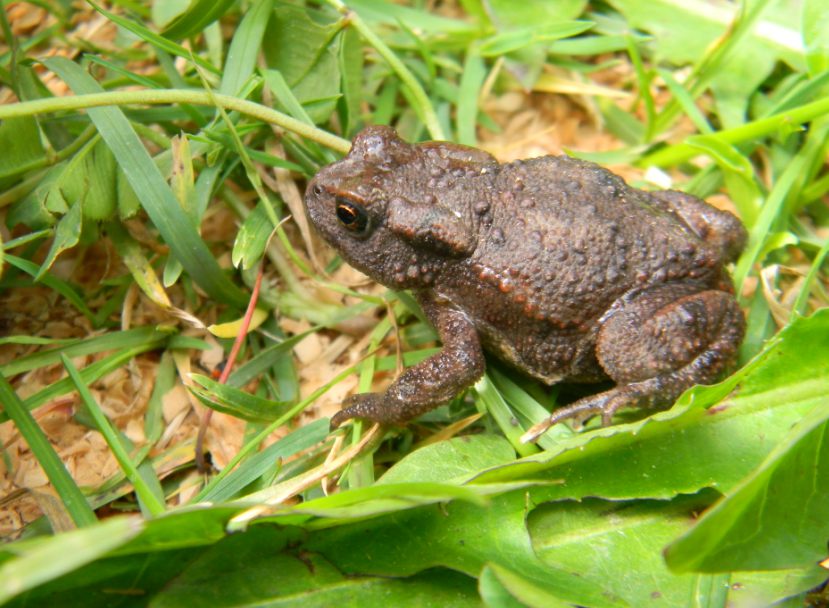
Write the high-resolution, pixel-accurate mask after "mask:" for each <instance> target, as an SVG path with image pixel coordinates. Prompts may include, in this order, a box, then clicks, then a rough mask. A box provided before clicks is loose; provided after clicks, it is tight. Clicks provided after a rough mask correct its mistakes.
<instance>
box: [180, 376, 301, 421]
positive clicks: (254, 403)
mask: <svg viewBox="0 0 829 608" xmlns="http://www.w3.org/2000/svg"><path fill="white" fill-rule="evenodd" d="M190 377H191V378H192V379H193V381H194V382H196V383H197V384H199V385H200V386H202V387H204V389H201V388H198V387H195V386H190V387H189V388H190V392H192V393H193V394H194V395H195V396H196V397H198V399H199V401H201V402H202V403H203V404H204V405H206V406H207V407H209V408H212V409H214V410H217V411H219V412H222V413H225V414H230V415H231V416H236V417H237V418H242V419H243V420H250V421H253V422H264V421H267V422H270V421H271V420H276V419H277V418H279V417H280V416H282V415H283V414H285V412H286V411H288V409H290V407H291V406H292V405H294V404H293V403H291V402H283V401H271V400H270V399H265V398H263V397H258V396H256V395H251V394H250V393H246V392H245V391H243V390H240V389H238V388H235V387H233V386H229V385H227V384H220V383H218V382H216V381H215V380H213V379H212V378H208V377H207V376H203V375H201V374H191V375H190Z"/></svg>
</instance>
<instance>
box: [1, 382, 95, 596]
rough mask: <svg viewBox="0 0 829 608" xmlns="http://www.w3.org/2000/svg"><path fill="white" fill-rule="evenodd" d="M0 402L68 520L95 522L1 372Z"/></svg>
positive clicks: (90, 511)
mask: <svg viewBox="0 0 829 608" xmlns="http://www.w3.org/2000/svg"><path fill="white" fill-rule="evenodd" d="M0 404H2V405H3V409H4V410H5V412H6V414H8V416H9V418H11V419H12V420H13V421H14V425H15V426H16V427H17V430H18V431H20V434H21V435H22V436H23V439H25V440H26V443H27V444H28V445H29V448H31V450H32V453H33V454H34V455H35V456H36V457H37V461H38V462H39V463H40V466H41V467H43V471H44V472H45V473H46V476H47V477H48V478H49V481H50V482H51V483H52V485H53V486H54V488H55V491H56V492H57V493H58V496H60V498H61V500H62V501H63V506H64V507H65V508H66V511H67V512H68V513H69V516H70V517H71V518H72V521H74V522H75V524H76V525H77V526H78V527H79V528H82V527H85V526H89V525H92V524H94V523H96V522H97V521H98V518H97V517H95V513H94V512H93V511H92V508H91V507H90V506H89V503H88V502H87V501H86V498H85V497H84V495H83V494H82V493H81V490H80V488H78V486H77V484H76V483H75V480H74V479H72V476H71V475H69V472H68V471H67V470H66V467H65V466H64V464H63V461H62V460H61V459H60V457H59V456H58V455H57V453H56V452H55V449H54V448H53V447H52V444H51V443H49V439H47V437H46V434H45V433H44V432H43V429H41V428H40V427H39V426H38V424H37V422H36V421H35V419H34V417H33V416H32V414H31V413H30V412H29V410H28V409H27V408H26V406H25V405H24V404H23V402H22V401H21V400H20V397H18V396H17V393H15V392H14V389H13V388H12V385H11V384H9V382H8V380H6V378H5V376H3V375H2V374H0ZM0 581H5V576H0ZM2 596H3V593H2V591H0V603H1V602H2Z"/></svg>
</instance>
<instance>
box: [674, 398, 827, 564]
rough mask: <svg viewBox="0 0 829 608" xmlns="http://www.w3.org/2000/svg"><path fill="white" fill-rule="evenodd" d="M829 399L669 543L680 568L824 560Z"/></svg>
mask: <svg viewBox="0 0 829 608" xmlns="http://www.w3.org/2000/svg"><path fill="white" fill-rule="evenodd" d="M827 446H829V401H824V403H823V404H822V405H821V406H819V407H817V408H815V409H814V410H813V411H811V412H809V414H807V415H806V416H805V417H804V418H803V419H802V420H800V421H799V422H798V423H797V424H796V425H795V426H794V427H792V429H791V430H790V431H789V433H788V434H787V436H786V437H785V438H784V439H783V440H782V441H781V442H780V443H779V444H778V445H777V447H776V448H775V450H774V451H773V452H772V453H771V454H770V455H769V457H768V458H767V459H766V460H765V462H763V464H762V465H761V466H760V467H759V468H757V469H756V470H755V471H754V472H753V473H752V474H751V475H750V476H749V477H747V478H746V479H745V480H743V482H742V483H741V484H740V485H739V486H738V487H737V488H736V489H735V490H734V491H733V492H732V493H730V494H729V495H728V496H727V497H726V498H725V500H723V501H722V502H720V503H719V504H717V505H716V506H715V507H714V508H713V509H711V510H710V511H708V512H707V513H706V514H705V515H704V516H703V518H702V519H701V520H700V521H699V522H697V525H696V526H694V528H693V529H692V530H691V531H689V532H688V533H687V534H686V535H685V536H683V537H682V538H680V539H679V540H677V541H676V542H674V543H673V544H672V545H671V546H670V547H669V548H668V551H667V554H666V558H667V560H668V564H669V565H670V566H671V568H673V569H674V570H676V571H678V572H686V571H688V570H698V571H699V570H701V571H704V572H727V571H729V570H752V569H763V570H770V569H783V568H797V567H805V566H811V565H813V564H816V563H817V562H819V561H820V560H821V559H824V558H825V557H826V552H827V542H828V541H829V449H827Z"/></svg>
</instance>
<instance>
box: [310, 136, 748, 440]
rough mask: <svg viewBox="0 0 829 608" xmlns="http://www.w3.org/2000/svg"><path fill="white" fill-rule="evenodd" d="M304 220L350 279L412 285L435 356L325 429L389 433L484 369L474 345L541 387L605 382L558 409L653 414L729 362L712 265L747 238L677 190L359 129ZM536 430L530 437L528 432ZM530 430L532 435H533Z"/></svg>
mask: <svg viewBox="0 0 829 608" xmlns="http://www.w3.org/2000/svg"><path fill="white" fill-rule="evenodd" d="M305 202H306V206H307V211H308V216H309V218H310V220H311V222H312V223H313V224H314V225H315V226H316V227H317V229H318V230H319V232H320V233H321V234H322V235H323V237H324V238H325V239H326V240H327V241H328V242H329V243H330V244H331V245H333V246H334V247H335V248H336V249H337V250H338V251H339V252H340V253H341V255H342V257H343V258H344V259H345V260H346V261H347V262H349V263H350V264H351V265H353V266H354V267H355V268H357V269H359V270H361V271H362V272H364V273H366V274H367V275H368V276H370V277H371V278H373V279H375V280H377V281H379V282H380V283H382V284H383V285H386V286H387V287H390V288H392V289H396V290H401V289H411V290H413V292H414V294H415V296H416V297H417V300H418V302H419V303H420V304H421V306H422V307H423V310H424V311H425V313H426V315H427V316H428V317H429V319H430V321H431V322H432V323H433V324H434V325H435V327H436V328H437V331H438V334H439V336H440V340H441V342H442V343H443V349H442V350H441V351H440V352H439V353H437V354H435V355H434V356H432V357H430V358H428V359H426V360H425V361H423V362H421V363H419V364H418V365H415V366H413V367H410V368H408V369H406V370H405V371H404V372H403V373H402V374H401V375H400V377H399V378H398V379H397V380H396V381H395V382H394V383H393V384H392V385H391V386H390V387H389V388H388V390H387V391H386V392H384V393H382V394H379V393H368V394H362V395H355V396H353V397H351V398H349V399H348V400H347V401H346V403H345V406H346V407H345V409H343V410H342V411H340V412H339V413H338V414H337V415H336V416H334V418H333V420H332V426H333V427H336V426H338V425H339V424H341V423H342V422H343V421H345V420H347V419H349V418H354V417H359V418H365V419H368V420H373V421H377V422H381V423H387V424H388V423H403V422H405V421H407V420H410V419H411V418H414V417H415V416H418V415H419V414H422V413H424V412H426V411H428V410H430V409H432V408H434V407H436V406H438V405H440V404H442V403H446V402H447V401H449V400H451V399H452V398H453V397H454V396H455V395H457V394H458V393H459V392H460V391H462V390H463V389H465V388H467V387H469V386H471V385H472V384H473V383H474V382H475V381H476V380H477V379H478V378H480V377H481V375H482V374H483V372H484V354H483V353H484V350H486V351H488V352H490V353H492V354H494V355H496V356H497V357H499V358H500V359H502V360H504V361H507V362H509V363H510V364H512V365H513V366H515V367H516V368H518V369H519V370H521V371H523V372H525V373H527V374H529V375H530V376H532V377H534V378H537V379H539V380H541V381H543V382H545V383H548V384H551V383H554V382H558V381H562V380H565V381H571V382H598V381H602V380H607V379H608V378H609V379H611V380H613V381H614V382H615V383H616V387H615V388H612V389H610V390H607V391H605V392H602V393H599V394H597V395H594V396H591V397H586V398H583V399H580V400H579V401H576V402H575V403H573V404H572V405H570V406H568V407H565V408H563V409H559V410H557V411H556V412H555V413H554V414H553V416H552V417H551V419H550V420H549V421H547V423H546V424H545V425H544V428H546V427H547V426H549V425H550V424H553V423H555V422H558V421H560V420H563V419H565V418H571V417H573V418H586V417H589V416H592V415H596V414H601V415H602V417H603V420H604V421H605V422H607V421H608V420H609V419H610V417H611V416H612V414H613V413H614V412H615V411H616V410H617V409H618V408H620V407H622V406H640V407H641V406H647V407H654V408H656V407H664V406H666V405H668V404H670V403H672V402H673V401H674V400H675V399H676V398H677V396H679V394H680V393H681V392H683V391H684V390H685V389H687V388H688V387H690V386H692V385H694V384H697V383H707V382H710V381H713V380H715V379H716V377H717V376H718V375H720V374H721V372H722V371H723V370H724V369H725V368H726V367H727V366H728V365H729V364H730V363H731V362H732V361H733V359H734V356H735V354H736V351H737V348H738V346H739V344H740V341H741V340H742V337H743V333H744V326H745V321H744V318H743V315H742V313H741V311H740V309H739V307H738V305H737V302H736V301H735V299H734V296H733V289H732V286H731V283H730V280H729V277H728V275H727V274H726V271H725V269H724V265H725V264H726V263H728V262H731V261H733V260H734V259H735V258H736V257H737V255H738V254H739V253H740V251H741V249H742V247H743V245H744V242H745V238H746V233H745V229H744V228H743V227H742V225H741V224H740V222H739V221H738V220H737V219H736V218H735V217H734V216H733V215H731V214H729V213H727V212H723V211H719V210H717V209H715V208H714V207H711V206H710V205H708V204H707V203H705V202H704V201H702V200H700V199H697V198H695V197H693V196H690V195H688V194H684V193H681V192H674V191H661V192H645V191H642V190H637V189H635V188H631V187H630V186H628V185H627V184H625V182H624V181H623V180H622V179H621V178H619V177H618V176H616V175H614V174H613V173H610V172H609V171H607V170H605V169H603V168H602V167H599V166H598V165H596V164H593V163H589V162H585V161H580V160H575V159H572V158H567V157H563V156H545V157H542V158H535V159H531V160H523V161H516V162H512V163H509V164H499V163H498V161H496V160H495V158H493V157H492V156H491V155H489V154H488V153H486V152H484V151H482V150H477V149H475V148H469V147H465V146H460V145H456V144H451V143H445V142H428V143H422V144H414V145H411V144H408V143H406V142H404V141H402V140H401V139H400V138H399V137H398V136H397V134H396V133H395V132H394V130H393V129H391V128H389V127H379V126H375V127H368V128H366V129H364V130H363V131H362V132H361V133H360V134H359V135H358V136H357V137H356V138H355V139H354V142H353V144H352V148H351V151H350V152H349V154H348V156H346V157H345V158H344V159H343V160H341V161H339V162H336V163H333V164H332V165H329V166H327V167H325V168H323V169H322V170H321V171H320V172H319V173H318V174H317V175H316V177H314V179H313V180H312V181H311V182H310V184H309V185H308V190H307V192H306V194H305ZM537 430H538V431H541V430H543V429H537ZM537 434H538V433H533V434H532V436H536V435H537Z"/></svg>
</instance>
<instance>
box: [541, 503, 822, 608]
mask: <svg viewBox="0 0 829 608" xmlns="http://www.w3.org/2000/svg"><path fill="white" fill-rule="evenodd" d="M710 500H711V496H710V495H709V494H703V495H700V496H690V497H681V498H677V499H674V500H673V501H670V502H663V501H652V500H641V501H631V502H608V501H603V500H598V499H592V498H588V499H585V500H583V501H580V502H578V503H576V502H570V501H563V502H554V503H548V504H544V505H541V506H539V507H538V508H536V509H535V510H534V511H532V513H530V515H529V517H528V520H527V528H528V529H529V534H530V536H531V538H532V544H533V549H534V550H535V552H536V554H537V555H538V556H539V558H540V559H541V561H543V562H544V563H545V564H547V565H548V566H549V567H550V568H554V569H556V570H562V571H565V572H572V573H574V575H573V576H574V578H575V577H576V576H577V577H578V578H579V579H581V580H585V581H587V582H592V583H593V584H594V585H595V586H596V587H597V588H599V589H602V590H604V591H605V592H606V593H608V594H610V595H615V596H618V597H620V598H623V599H624V600H625V601H626V602H627V603H628V604H629V605H630V606H644V605H649V604H652V605H656V606H689V605H690V606H705V605H728V606H744V607H749V606H769V605H771V604H773V603H774V602H776V601H779V600H781V599H784V598H785V597H787V596H789V595H793V594H796V593H801V592H803V591H805V590H807V589H809V588H810V586H811V585H814V584H815V583H816V582H819V581H820V580H821V576H822V575H821V573H820V569H819V568H818V567H817V566H814V565H813V564H809V568H807V569H805V570H800V571H794V570H789V571H781V572H778V573H774V574H773V575H772V576H768V575H765V574H762V573H757V574H755V573H752V572H732V574H731V576H730V577H729V576H728V575H725V576H723V575H707V574H696V573H688V574H673V573H672V572H671V571H670V570H668V568H667V567H666V565H665V562H664V559H663V557H662V550H663V547H664V546H665V545H666V544H667V543H668V542H670V541H671V540H672V539H673V538H674V537H676V536H677V535H678V534H680V533H682V532H684V531H686V530H687V529H688V528H689V527H690V526H691V525H693V523H694V515H695V513H696V512H698V511H699V510H700V509H703V508H705V506H706V505H707V504H708V502H709V501H710ZM645 573H647V574H646V575H644V574H645ZM789 579H791V580H789ZM787 583H788V584H787ZM792 583H793V584H792ZM781 592H782V594H783V595H780V594H781Z"/></svg>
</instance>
